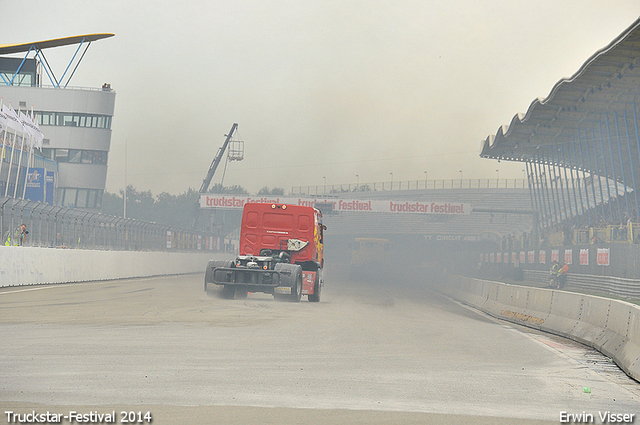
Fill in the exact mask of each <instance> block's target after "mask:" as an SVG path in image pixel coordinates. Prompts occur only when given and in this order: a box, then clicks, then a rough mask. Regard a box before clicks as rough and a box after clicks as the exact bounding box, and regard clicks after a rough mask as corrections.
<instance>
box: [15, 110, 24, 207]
mask: <svg viewBox="0 0 640 425" xmlns="http://www.w3.org/2000/svg"><path fill="white" fill-rule="evenodd" d="M20 112H21V111H20V107H18V118H20ZM23 127H24V126H23ZM24 136H26V134H25V133H22V145H21V146H20V158H18V170H17V172H16V184H15V185H14V186H13V197H14V198H15V197H16V196H17V195H18V182H19V181H20V167H22V157H23V156H24ZM24 177H25V179H26V178H27V176H26V175H25V176H24Z"/></svg>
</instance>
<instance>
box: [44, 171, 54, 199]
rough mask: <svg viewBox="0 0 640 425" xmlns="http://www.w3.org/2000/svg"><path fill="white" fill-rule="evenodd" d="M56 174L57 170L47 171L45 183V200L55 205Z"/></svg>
mask: <svg viewBox="0 0 640 425" xmlns="http://www.w3.org/2000/svg"><path fill="white" fill-rule="evenodd" d="M55 183H56V174H55V171H47V177H46V184H45V188H46V190H45V194H46V196H45V202H46V203H47V204H49V205H54V203H53V201H54V197H53V196H54V193H55Z"/></svg>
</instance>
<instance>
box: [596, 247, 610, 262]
mask: <svg viewBox="0 0 640 425" xmlns="http://www.w3.org/2000/svg"><path fill="white" fill-rule="evenodd" d="M596 262H597V263H598V265H599V266H608V265H609V248H598V251H597V256H596Z"/></svg>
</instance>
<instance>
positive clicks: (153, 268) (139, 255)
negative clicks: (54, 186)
mask: <svg viewBox="0 0 640 425" xmlns="http://www.w3.org/2000/svg"><path fill="white" fill-rule="evenodd" d="M224 255H226V254H222V253H217V254H215V253H211V252H208V253H192V252H185V253H174V252H140V251H92V250H80V249H56V248H39V247H20V246H17V247H14V246H0V287H2V286H14V285H32V284H43V283H68V282H83V281H92V280H110V279H123V278H133V277H144V276H158V275H171V274H182V273H195V272H204V270H205V268H206V266H207V261H208V260H209V259H210V258H212V257H214V256H218V257H220V256H224Z"/></svg>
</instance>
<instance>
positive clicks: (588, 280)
mask: <svg viewBox="0 0 640 425" xmlns="http://www.w3.org/2000/svg"><path fill="white" fill-rule="evenodd" d="M524 279H525V280H528V281H532V282H542V283H549V272H548V271H546V272H545V271H543V270H524ZM566 286H567V288H574V289H578V290H581V291H589V292H596V293H598V292H599V293H606V294H611V295H615V296H619V297H629V298H640V280H638V279H625V278H622V277H613V276H595V275H590V274H575V273H574V274H571V273H569V275H568V276H567V285H566Z"/></svg>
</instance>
